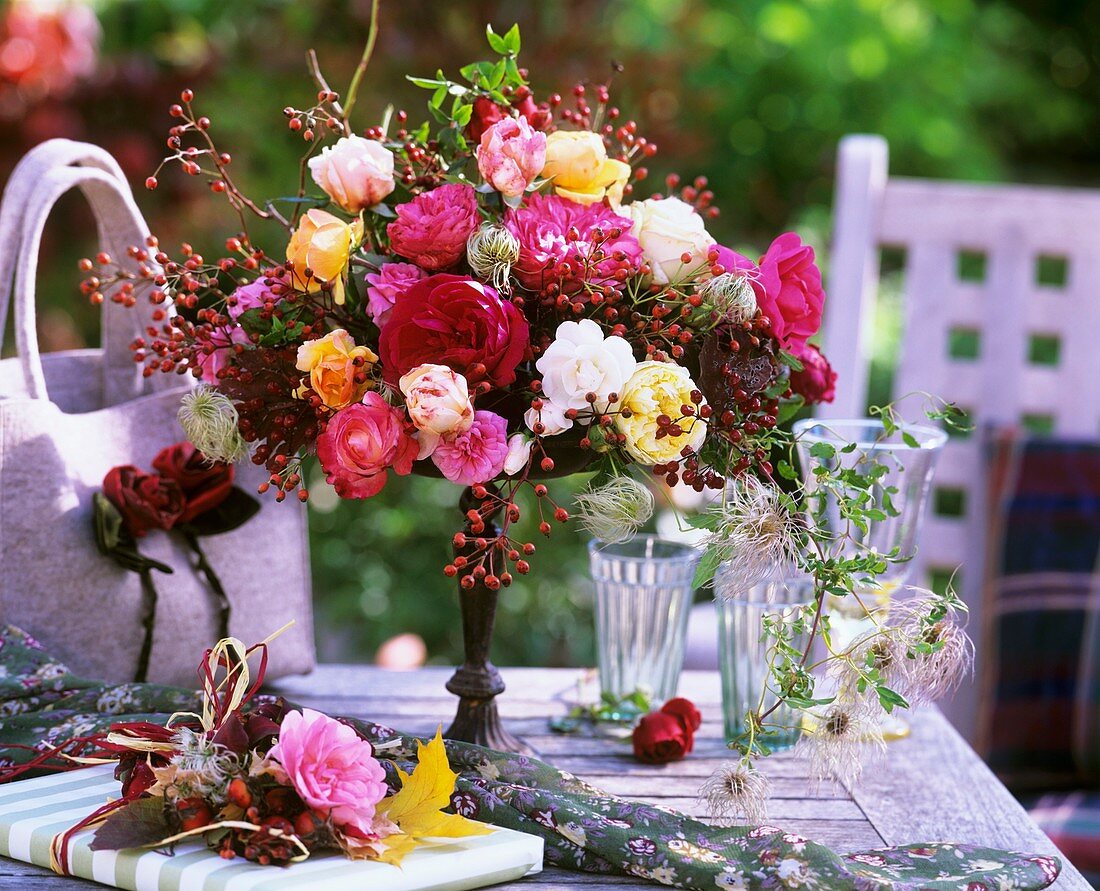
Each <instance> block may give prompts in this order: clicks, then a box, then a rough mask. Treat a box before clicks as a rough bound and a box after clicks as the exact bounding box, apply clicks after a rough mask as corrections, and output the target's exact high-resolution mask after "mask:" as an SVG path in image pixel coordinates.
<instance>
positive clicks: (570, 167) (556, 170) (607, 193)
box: [542, 130, 630, 207]
mask: <svg viewBox="0 0 1100 891" xmlns="http://www.w3.org/2000/svg"><path fill="white" fill-rule="evenodd" d="M542 177H543V178H544V179H549V180H552V181H553V184H554V191H555V192H557V193H558V194H559V195H560V196H561V197H562V198H568V199H569V200H570V201H576V202H577V203H578V204H595V203H596V202H597V201H603V199H604V198H607V200H608V201H610V202H611V206H612V207H618V205H619V202H620V201H622V200H623V186H625V185H626V181H627V180H628V179H630V165H629V164H627V163H626V162H625V161H619V160H616V159H615V158H609V157H607V146H605V145H604V141H603V137H602V136H600V134H599V133H593V132H592V131H590V130H555V131H554V132H553V133H551V134H550V135H549V136H547V137H546V164H545V165H544V166H543V168H542Z"/></svg>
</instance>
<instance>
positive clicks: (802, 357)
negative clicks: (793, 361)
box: [791, 343, 836, 405]
mask: <svg viewBox="0 0 1100 891" xmlns="http://www.w3.org/2000/svg"><path fill="white" fill-rule="evenodd" d="M791 353H792V354H793V355H794V356H795V358H797V359H798V361H799V362H801V363H802V370H801V371H792V372H791V389H792V390H794V392H795V393H797V394H798V395H799V396H801V397H802V398H803V399H805V400H806V404H807V405H814V404H815V403H818V402H832V401H833V399H834V398H835V397H836V372H835V371H833V366H832V365H830V364H829V360H828V359H826V358H825V357H824V356H823V355H822V353H821V350H819V349H818V348H817V347H815V346H814V345H813V344H812V343H802V344H795V345H793V346H792V347H791Z"/></svg>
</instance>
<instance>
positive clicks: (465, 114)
mask: <svg viewBox="0 0 1100 891" xmlns="http://www.w3.org/2000/svg"><path fill="white" fill-rule="evenodd" d="M473 116H474V107H473V106H472V105H460V106H459V107H458V110H457V111H456V112H455V113H454V122H455V123H456V124H458V126H460V127H465V126H466V125H467V124H468V123H470V118H472V117H473Z"/></svg>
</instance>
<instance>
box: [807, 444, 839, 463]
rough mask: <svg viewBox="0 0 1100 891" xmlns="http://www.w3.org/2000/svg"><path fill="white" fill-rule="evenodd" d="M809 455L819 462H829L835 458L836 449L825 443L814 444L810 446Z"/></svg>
mask: <svg viewBox="0 0 1100 891" xmlns="http://www.w3.org/2000/svg"><path fill="white" fill-rule="evenodd" d="M810 455H811V456H812V457H814V458H817V459H818V460H819V461H830V460H832V459H833V458H835V457H836V448H834V447H833V446H832V445H831V444H829V443H827V442H815V443H814V444H813V445H812V446H810Z"/></svg>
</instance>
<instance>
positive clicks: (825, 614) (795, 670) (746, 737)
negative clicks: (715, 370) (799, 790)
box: [688, 394, 972, 819]
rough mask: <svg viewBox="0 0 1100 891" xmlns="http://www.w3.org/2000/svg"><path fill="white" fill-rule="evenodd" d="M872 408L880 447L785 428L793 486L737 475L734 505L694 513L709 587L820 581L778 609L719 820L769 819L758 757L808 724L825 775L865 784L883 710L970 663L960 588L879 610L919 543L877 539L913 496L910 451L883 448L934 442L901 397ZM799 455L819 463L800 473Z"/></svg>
mask: <svg viewBox="0 0 1100 891" xmlns="http://www.w3.org/2000/svg"><path fill="white" fill-rule="evenodd" d="M925 396H926V398H927V399H928V401H929V405H930V407H929V408H928V409H927V410H926V414H927V416H928V417H929V419H931V420H935V421H939V422H941V423H942V425H943V426H944V427H947V428H951V429H965V428H966V420H965V417H964V416H963V413H962V412H961V411H960V410H959V409H958V408H957V407H956V406H954V405H953V404H951V403H945V402H942V401H941V400H936V399H934V398H933V397H931V396H927V394H925ZM872 414H873V415H874V416H876V417H877V418H878V419H879V421H880V422H881V428H880V429H879V430H878V431H877V432H876V435H875V438H874V440H873V441H872V442H870V443H868V442H858V441H851V442H847V443H846V444H837V443H834V442H830V441H825V440H824V439H823V438H820V437H818V438H813V439H812V441H811V442H809V443H807V442H805V441H804V440H805V438H806V433H805V430H806V426H805V425H803V426H802V427H800V428H798V429H799V430H800V431H801V434H800V433H799V432H796V433H793V434H785V433H777V434H776V440H777V447H778V448H779V449H780V450H781V452H782V453H783V454H784V457H783V458H782V459H780V460H778V461H777V462H776V465H775V473H776V477H778V481H782V483H781V485H780V486H776V485H775V484H774V483H773V482H772V481H768V482H767V483H765V482H761V481H759V480H758V479H757V478H756V477H749V476H742V477H735V478H734V479H733V482H732V483H731V484H730V486H729V487H728V488H727V490H726V493H725V495H724V497H723V499H722V501H721V502H719V503H717V504H716V505H715V506H714V507H712V508H711V509H710V510H708V511H707V512H705V513H703V514H701V515H699V516H697V517H693V518H691V519H689V521H688V522H689V523H690V524H691V525H692V526H695V527H696V528H701V529H705V530H707V532H708V533H709V534H708V537H707V542H706V552H705V555H704V557H703V560H702V562H701V566H700V571H699V575H698V576H697V579H696V581H697V583H704V582H707V581H709V580H710V579H711V577H712V576H713V575H714V572H715V569H716V568H717V567H718V566H720V565H722V564H725V566H724V568H723V573H722V576H723V579H724V580H725V581H724V584H723V585H722V586H720V587H722V589H723V590H728V591H734V592H738V591H744V590H747V589H748V588H749V587H751V586H753V585H755V584H758V583H760V582H761V581H765V580H767V579H769V578H775V577H776V576H779V575H785V574H790V573H794V574H798V575H805V576H808V577H810V578H811V579H812V595H811V597H810V599H809V601H808V602H807V603H806V604H805V605H804V606H801V607H798V608H796V612H795V615H793V616H792V615H791V610H790V608H789V607H786V608H785V610H784V612H785V615H783V616H780V615H778V614H776V615H769V614H767V613H765V615H764V617H763V619H762V621H761V629H760V633H761V636H762V637H761V640H762V641H763V642H764V643H765V647H764V649H765V652H766V654H767V656H766V658H767V662H768V664H767V671H766V681H765V683H764V685H763V688H762V689H761V690H760V693H759V699H758V702H757V706H756V707H755V708H752V709H750V710H749V711H748V712H747V713H746V714H745V716H744V721H743V726H744V728H745V730H744V732H743V733H742V734H741V735H740V736H739V737H737V738H736V739H734V740H732V741H731V742H730V743H729V745H730V748H731V749H734V750H735V751H737V752H738V754H739V756H740V757H739V759H738V760H737V761H735V762H732V763H730V764H727V765H723V767H722V768H720V769H719V771H718V772H717V773H716V774H715V775H714V776H713V777H711V779H709V780H708V781H707V783H706V784H705V785H704V787H703V789H702V793H701V794H702V797H703V798H704V799H705V800H706V801H707V803H708V804H709V805H710V808H711V811H712V812H713V814H714V815H715V816H718V817H723V816H727V815H732V814H734V813H740V814H742V815H744V816H745V817H748V818H750V819H751V818H754V817H758V816H760V815H761V813H762V808H763V801H764V799H765V798H766V796H767V783H766V781H765V780H764V778H763V777H762V776H761V775H760V774H759V773H757V771H756V770H755V768H754V762H755V761H756V760H757V759H759V758H761V757H764V756H766V755H768V754H769V753H770V751H771V750H772V747H773V744H774V743H775V742H781V741H782V740H783V739H784V738H785V737H787V738H789V736H790V733H791V731H792V729H801V730H802V731H803V735H802V738H801V740H800V741H799V743H798V749H799V750H801V751H802V753H803V754H805V755H807V756H808V757H809V759H810V761H811V771H812V773H813V774H814V775H815V776H817V777H819V778H823V777H825V776H832V777H834V778H836V779H838V780H839V781H841V782H844V783H846V784H850V783H852V782H854V781H855V780H856V779H858V776H859V774H860V771H861V769H862V764H863V763H864V761H865V757H866V755H867V753H868V751H869V750H873V749H874V748H877V747H879V746H881V743H882V730H881V717H882V716H883V715H890V714H892V713H893V712H894V711H895V710H896V709H906V708H909V707H910V706H911V705H913V704H916V703H918V702H923V701H931V700H933V699H936V698H938V697H939V696H940V695H942V694H943V693H945V692H947V691H949V690H950V689H952V688H953V687H954V686H955V685H956V684H957V683H958V682H959V681H960V680H961V678H962V676H963V675H964V673H965V671H966V668H967V666H968V665H969V662H970V658H971V654H972V649H971V645H970V642H969V639H968V638H967V637H966V635H965V632H963V630H962V628H961V626H960V624H959V621H958V619H959V617H960V616H961V615H962V614H963V613H965V611H966V607H965V605H964V604H963V603H962V601H961V600H960V599H959V598H958V597H957V596H956V595H955V594H954V593H953V592H952V591H950V590H948V591H947V592H945V593H942V594H936V593H933V592H931V591H925V590H916V589H912V594H911V596H910V597H908V598H906V599H904V600H901V601H900V602H898V603H896V604H895V605H894V606H893V608H892V609H890V610H888V611H887V610H883V609H881V608H880V606H881V600H880V598H879V597H878V596H877V593H876V592H881V591H883V590H884V589H885V588H887V587H888V586H894V587H896V584H897V582H896V580H897V579H903V578H904V564H905V563H906V562H907V561H909V560H910V559H911V558H912V551H911V548H909V547H906V548H903V547H902V546H901V545H900V544H898V543H896V542H891V543H890V544H891V546H890V547H889V548H888V549H885V550H884V549H880V548H876V546H875V545H876V543H877V542H878V536H876V535H873V531H874V530H875V527H876V524H878V525H881V524H883V523H889V522H893V521H894V520H895V519H896V518H898V517H900V516H901V508H899V504H902V502H903V500H904V498H903V497H899V490H898V486H897V481H896V478H895V477H896V476H897V472H898V471H899V467H898V466H897V460H898V459H897V458H896V456H895V455H893V454H892V453H891V451H890V450H889V449H887V448H883V447H876V446H881V445H882V444H883V443H886V442H888V441H894V440H897V439H899V438H900V440H901V442H902V443H904V444H905V446H907V447H908V448H919V447H920V446H921V442H920V440H918V438H917V437H916V436H915V435H914V432H913V431H914V428H912V427H909V426H908V425H906V424H905V423H903V422H902V420H901V419H900V417H899V415H898V412H897V409H896V407H895V405H893V404H892V405H888V406H885V407H882V408H876V409H873V410H872ZM823 423H824V422H823ZM800 446H801V449H800ZM799 451H801V452H802V453H803V455H804V456H806V457H808V458H809V459H810V461H811V462H812V463H810V466H809V467H807V468H803V470H804V473H803V475H802V476H801V477H800V475H799V473H798V471H797V469H796V457H795V456H796V453H797V452H799ZM892 462H893V463H892ZM900 469H904V468H900ZM723 590H719V591H718V592H717V596H722V593H723ZM869 595H871V596H869ZM838 602H839V603H842V604H845V605H846V606H847V607H848V610H847V612H849V613H859V614H860V616H861V617H862V619H863V620H864V621H863V624H862V626H861V629H860V631H859V632H858V633H856V634H854V635H851V634H849V635H840V634H837V633H835V629H834V627H833V626H832V625H831V624H830V621H829V605H830V604H831V603H838ZM766 702H767V703H770V704H769V705H767V706H765V703H766ZM781 707H785V708H782V709H781ZM792 713H793V714H794V716H795V717H794V719H793V720H794V721H796V722H797V725H798V726H797V727H796V728H792V727H791V726H790V721H791V720H792V719H791V718H790V717H788V718H786V719H785V721H786V723H780V722H779V721H777V720H776V718H777V714H786V715H790V714H792Z"/></svg>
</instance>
